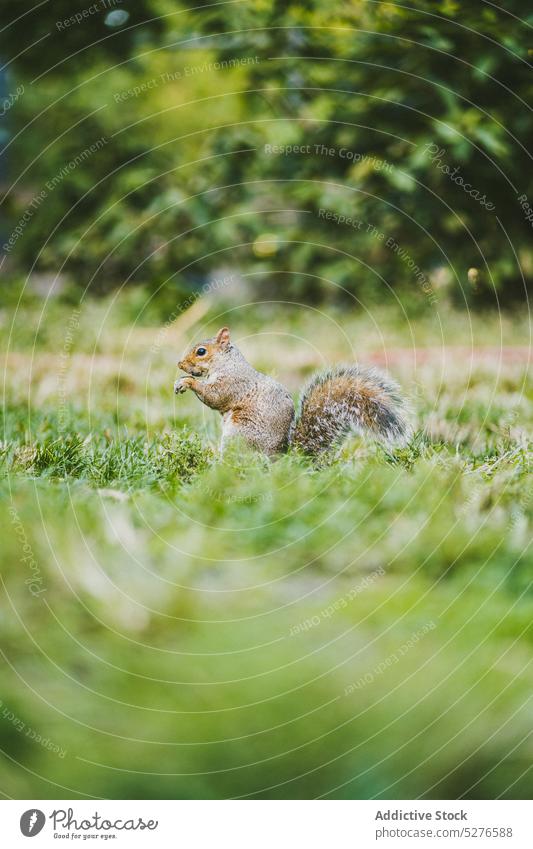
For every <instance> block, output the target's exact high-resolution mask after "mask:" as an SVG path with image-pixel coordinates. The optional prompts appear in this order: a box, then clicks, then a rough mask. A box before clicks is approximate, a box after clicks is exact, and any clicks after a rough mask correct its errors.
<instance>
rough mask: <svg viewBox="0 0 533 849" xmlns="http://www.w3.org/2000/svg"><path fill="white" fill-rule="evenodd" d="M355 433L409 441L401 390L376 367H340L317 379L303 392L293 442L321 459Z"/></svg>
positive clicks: (397, 440) (409, 430)
mask: <svg viewBox="0 0 533 849" xmlns="http://www.w3.org/2000/svg"><path fill="white" fill-rule="evenodd" d="M351 432H359V433H365V432H366V433H368V434H371V435H373V436H376V437H378V438H379V439H382V440H385V441H387V442H392V443H395V444H402V443H404V442H405V441H407V439H408V438H409V436H410V433H411V429H410V425H409V422H408V418H407V412H406V407H405V403H404V401H403V399H402V396H401V394H400V390H399V387H398V385H397V384H396V383H395V382H394V381H393V380H391V378H389V377H387V376H385V375H384V374H382V373H381V372H380V371H378V370H377V369H375V368H363V367H361V366H357V365H349V366H337V367H336V368H331V369H328V370H327V371H324V372H321V373H320V374H317V375H315V376H314V377H313V378H312V379H311V381H310V382H309V383H308V384H307V386H306V387H305V389H304V390H303V392H302V397H301V400H300V407H299V411H298V414H297V418H296V423H295V426H294V430H293V434H292V440H291V442H292V444H293V445H296V446H297V447H299V448H301V449H302V450H303V451H305V452H306V453H307V454H320V453H322V452H323V451H327V450H328V449H329V448H331V447H332V446H333V445H335V444H336V443H338V442H340V441H341V440H342V439H343V438H344V437H345V436H347V435H348V434H349V433H351Z"/></svg>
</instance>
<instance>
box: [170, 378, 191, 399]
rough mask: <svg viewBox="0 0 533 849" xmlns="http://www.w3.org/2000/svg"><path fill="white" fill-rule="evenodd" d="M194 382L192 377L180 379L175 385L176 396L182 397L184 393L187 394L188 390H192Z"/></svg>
mask: <svg viewBox="0 0 533 849" xmlns="http://www.w3.org/2000/svg"><path fill="white" fill-rule="evenodd" d="M193 382H194V381H193V379H192V377H180V378H179V379H178V380H176V382H175V383H174V392H175V394H176V395H181V394H182V393H183V392H186V391H187V389H191V387H192V384H193Z"/></svg>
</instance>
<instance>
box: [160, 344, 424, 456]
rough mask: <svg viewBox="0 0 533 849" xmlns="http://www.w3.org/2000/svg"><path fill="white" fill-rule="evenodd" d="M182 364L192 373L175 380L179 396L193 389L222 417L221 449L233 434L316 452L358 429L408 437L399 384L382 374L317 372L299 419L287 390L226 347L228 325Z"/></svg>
mask: <svg viewBox="0 0 533 849" xmlns="http://www.w3.org/2000/svg"><path fill="white" fill-rule="evenodd" d="M199 345H200V346H202V345H204V346H207V347H208V355H206V356H205V359H204V358H202V359H200V358H199V357H198V356H197V351H198V346H199ZM201 353H202V352H201ZM179 366H180V367H181V368H182V369H183V370H184V371H187V372H188V374H189V375H192V376H189V377H184V378H181V379H180V380H177V381H176V383H175V384H174V390H175V392H176V393H180V392H184V391H185V390H186V389H192V391H193V392H194V393H195V394H196V396H197V398H199V399H200V401H202V402H203V403H204V404H206V405H207V406H208V407H211V408H212V409H214V410H218V411H219V412H220V413H221V415H222V420H223V423H222V448H223V447H224V446H225V444H226V443H227V441H228V439H230V438H231V437H233V436H241V437H243V438H244V439H245V441H246V442H247V443H248V444H249V445H251V446H252V447H253V448H256V449H257V450H259V451H262V452H264V453H265V454H277V453H279V452H281V451H285V450H286V449H287V448H288V447H289V445H290V444H294V445H296V446H297V447H298V448H300V449H301V450H303V451H305V452H306V453H309V454H312V455H318V454H320V453H322V452H324V451H327V450H328V449H329V448H331V447H332V446H334V445H335V444H337V443H338V442H339V441H340V440H342V439H343V438H344V437H345V436H346V435H347V434H348V433H350V432H353V431H355V432H360V433H363V432H365V433H370V434H372V435H374V436H376V437H378V438H380V439H384V440H387V441H390V442H395V443H403V442H405V441H406V440H407V439H408V437H409V435H410V432H411V431H410V426H409V423H408V420H407V415H406V408H405V404H404V402H403V400H402V397H401V395H400V390H399V387H398V385H397V384H396V383H395V382H394V381H393V380H391V379H390V378H389V377H387V376H385V375H384V374H382V373H381V372H379V371H378V370H377V369H373V368H361V367H360V366H356V365H349V366H338V367H336V368H333V369H328V370H327V371H325V372H322V373H320V374H317V375H315V376H314V377H313V378H312V379H311V381H310V382H309V383H308V384H307V386H306V388H305V389H304V391H303V393H302V396H301V400H300V404H299V410H298V414H297V415H295V410H294V404H293V401H292V398H291V396H290V395H289V393H288V391H287V390H286V389H285V387H284V386H282V384H281V383H278V382H277V381H276V380H274V379H273V378H271V377H269V376H268V375H266V374H263V373H262V372H259V371H256V369H254V368H253V367H252V366H251V365H250V364H249V363H248V362H247V361H246V359H245V358H244V356H243V355H242V354H241V352H240V351H239V349H238V348H237V347H236V346H235V345H233V344H231V343H230V342H229V331H227V328H223V329H222V330H221V331H219V333H218V334H217V336H216V337H214V338H213V339H208V340H206V341H205V342H203V343H197V344H196V345H194V346H193V347H192V348H191V349H190V351H189V352H188V353H187V354H186V355H184V358H183V360H181V361H180V363H179ZM198 376H201V377H204V378H205V379H204V380H202V381H200V380H197V379H196V378H197V377H198Z"/></svg>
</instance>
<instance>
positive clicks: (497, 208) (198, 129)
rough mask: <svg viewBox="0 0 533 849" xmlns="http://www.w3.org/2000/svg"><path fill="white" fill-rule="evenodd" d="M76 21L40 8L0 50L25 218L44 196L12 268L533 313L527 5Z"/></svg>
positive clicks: (129, 6)
mask: <svg viewBox="0 0 533 849" xmlns="http://www.w3.org/2000/svg"><path fill="white" fill-rule="evenodd" d="M8 5H10V6H12V9H11V12H12V14H13V16H16V15H15V12H16V9H17V4H15V3H14V2H11V3H10V4H8ZM82 7H83V3H82V2H81V0H78V2H77V3H73V4H71V3H68V4H67V3H57V4H46V5H44V6H42V7H41V8H40V9H39V14H29V13H28V14H26V15H24V16H23V17H21V19H20V20H19V21H18V23H16V24H15V25H14V27H13V28H12V29H10V28H9V27H8V28H6V29H5V30H4V31H3V34H2V40H0V53H1V54H3V55H4V56H5V57H8V58H10V59H11V58H12V59H13V61H12V64H11V65H10V74H11V77H10V85H8V89H9V88H10V87H11V88H13V87H14V86H15V85H16V84H17V83H19V82H22V83H23V84H24V85H25V92H24V95H23V96H22V97H21V98H20V99H19V100H18V101H17V103H16V104H15V105H14V106H13V108H11V109H10V110H9V112H8V113H7V114H6V115H5V116H4V117H3V119H2V120H3V122H4V125H6V124H9V126H10V129H11V132H12V133H13V134H16V143H15V138H13V141H12V143H11V145H10V147H9V148H8V150H7V152H6V156H7V157H8V159H7V162H8V166H9V176H10V180H11V181H12V180H13V179H15V180H16V185H14V186H13V187H12V188H10V191H9V195H8V198H7V201H6V208H7V209H8V212H9V215H10V220H11V222H17V221H18V219H19V217H20V216H21V215H23V214H24V211H25V210H26V209H27V208H28V204H29V203H30V202H31V200H32V198H33V197H34V196H35V195H36V194H38V192H39V191H41V190H43V189H44V190H45V191H47V195H46V197H45V201H44V203H43V204H42V205H41V206H40V208H39V209H38V210H37V211H36V212H35V214H34V215H33V217H32V219H31V221H30V222H29V223H28V224H27V225H26V227H25V228H24V232H23V234H22V236H21V237H20V238H19V239H18V240H17V243H16V245H15V247H14V249H13V251H12V252H11V253H10V256H9V259H10V261H11V262H12V266H11V267H12V268H13V269H15V270H16V269H17V268H18V269H22V270H27V269H28V268H30V267H34V263H35V267H36V268H37V269H48V270H51V271H52V272H53V273H56V272H57V271H58V270H59V269H61V270H62V272H63V273H65V274H67V275H68V276H69V277H70V279H71V280H73V281H74V282H75V283H76V284H77V285H79V286H81V287H83V288H84V287H85V286H87V285H89V286H90V287H91V288H93V289H94V290H96V291H98V290H100V291H101V290H105V289H109V288H114V287H115V286H116V285H118V284H121V283H123V282H126V283H129V282H131V281H142V282H144V283H147V284H148V285H149V286H150V288H151V290H152V291H157V292H165V291H166V290H169V289H170V290H171V291H172V292H173V293H174V292H175V291H176V289H180V290H182V291H186V290H188V289H191V288H195V287H197V286H198V285H199V283H200V281H202V280H204V279H205V277H206V275H209V274H210V273H213V272H215V271H216V270H217V269H218V268H219V267H220V266H227V265H232V266H234V267H238V268H239V270H243V271H247V270H251V271H255V272H260V274H261V277H260V278H256V280H260V282H257V287H258V289H260V291H261V292H264V293H266V294H267V295H268V294H270V293H272V292H275V293H277V294H279V292H280V291H282V292H283V294H284V296H289V297H297V298H300V299H305V300H318V299H323V298H324V297H328V298H330V299H331V298H333V299H336V300H339V299H340V300H341V301H342V299H343V297H345V295H343V289H345V290H347V291H348V292H349V293H351V294H355V295H357V296H359V297H365V298H366V297H370V298H372V297H373V298H375V299H378V300H380V301H383V300H384V299H390V298H392V297H393V294H392V293H393V292H400V293H409V294H410V295H411V296H412V299H413V300H418V301H420V302H422V303H425V302H426V301H427V295H428V294H430V293H431V292H433V291H436V290H438V289H440V288H441V289H442V288H444V289H446V291H447V292H449V293H450V294H451V296H452V297H453V298H455V300H456V301H457V302H458V303H464V301H465V300H466V301H467V303H469V304H475V303H482V304H487V303H492V304H495V303H496V301H497V300H498V301H499V302H500V303H513V302H515V301H516V300H517V299H520V298H523V296H524V278H525V284H526V285H527V282H528V280H530V279H531V276H532V272H533V254H532V251H531V225H530V223H529V222H528V221H527V220H526V216H525V213H524V211H523V209H522V208H521V207H520V203H519V201H518V197H519V196H521V195H523V194H525V195H527V197H528V198H529V199H530V201H531V199H532V198H533V183H532V176H531V175H532V169H531V165H530V155H529V153H528V151H527V146H528V141H529V139H530V138H531V135H532V133H533V118H532V112H531V108H530V106H529V105H528V101H530V99H531V93H532V85H533V84H532V81H531V68H530V64H529V63H528V44H529V42H528V37H527V33H528V30H527V22H528V21H531V19H532V17H531V13H527V10H525V9H524V7H523V4H521V3H519V2H518V0H513V2H511V3H508V4H506V7H505V9H503V8H497V7H495V6H494V5H489V4H483V5H481V6H480V4H479V3H478V2H473V0H468V2H463V3H456V2H453V0H424V2H421V3H418V4H416V8H412V7H408V6H405V5H404V6H396V5H393V4H389V3H366V2H359V0H351V2H350V3H341V2H335V3H332V4H328V5H327V6H324V4H322V3H319V2H318V0H308V2H306V3H303V4H302V3H296V2H284V3H278V2H263V0H261V2H260V1H259V0H252V2H246V3H236V4H222V5H211V4H206V5H205V8H200V9H196V10H194V11H187V7H186V4H183V5H179V4H176V3H174V2H170V0H157V2H156V1H155V0H153V2H149V0H144V2H143V3H136V4H133V3H129V2H126V0H125V2H123V3H122V4H120V9H121V10H124V11H128V12H129V14H130V19H129V20H128V21H127V22H126V23H124V25H123V26H119V27H113V28H111V27H109V26H106V25H105V16H106V14H107V12H103V13H101V14H100V13H98V14H94V15H91V16H90V17H89V18H88V19H87V20H84V21H83V22H82V23H80V24H76V25H72V26H69V27H67V28H66V29H63V30H62V31H61V32H60V33H58V30H57V20H61V19H62V18H63V17H68V16H69V13H70V15H72V14H75V13H76V11H78V9H79V8H82ZM116 8H117V9H118V8H119V7H118V6H117V7H116ZM524 15H525V18H524V20H521V18H523V17H524ZM45 32H49V33H50V34H51V35H50V36H49V37H47V38H44V39H43V41H42V42H40V43H39V46H38V47H36V48H31V49H29V50H28V51H27V52H24V48H25V47H27V46H29V45H30V44H31V43H32V42H34V41H36V40H37V39H38V38H40V37H42V36H43V34H44V33H45ZM59 35H60V36H61V37H58V36H59ZM18 54H20V55H18ZM17 56H18V58H17ZM35 57H37V60H38V61H37V60H36V59H35ZM69 57H72V58H69ZM217 63H218V64H217ZM36 77H38V79H36ZM136 87H137V88H136ZM101 138H104V139H105V144H103V146H102V147H101V148H100V149H98V151H97V152H96V153H94V154H92V155H90V156H88V157H87V158H86V159H85V160H84V161H83V162H82V163H81V164H79V165H78V166H77V167H74V168H72V169H70V170H69V173H68V174H67V175H66V176H64V177H61V178H60V179H59V181H58V182H57V184H55V185H54V188H53V189H52V190H47V189H46V186H47V183H48V182H49V181H50V180H52V179H53V178H54V177H56V176H57V175H61V171H62V169H63V168H65V166H68V164H69V163H71V162H72V161H73V160H75V158H76V157H77V156H79V155H80V154H81V153H82V152H83V151H84V150H86V149H87V147H88V146H90V145H91V144H94V143H95V142H97V140H98V139H101ZM266 146H271V147H270V148H269V147H266ZM272 146H273V147H274V149H275V148H277V149H279V148H280V146H285V149H286V148H287V146H292V149H293V151H292V152H290V153H279V152H278V153H273V152H268V151H269V150H270V151H272V149H273V148H272ZM294 146H297V147H298V149H299V150H300V152H295V151H294ZM302 151H303V152H302ZM459 179H462V180H463V181H464V183H465V184H468V186H469V187H470V188H469V189H468V192H471V193H473V194H475V196H474V197H472V195H471V194H469V193H468V192H467V191H466V190H465V186H463V185H460V184H459ZM10 180H7V181H6V187H7V186H10ZM483 199H484V200H483ZM487 207H488V208H487ZM328 212H329V213H331V215H330V216H329V218H328V216H327V213H328ZM335 216H337V218H335ZM338 216H344V217H345V218H349V219H352V221H351V223H350V224H342V223H341V224H339V223H336V222H337V221H338ZM354 222H355V223H354ZM9 230H10V225H8V224H6V223H4V231H5V235H7V236H9ZM416 269H418V270H419V271H418V272H417V271H416ZM469 269H470V274H468V273H467V272H468V270H469ZM265 272H266V275H265V274H264V273H265ZM263 275H264V276H263ZM339 287H340V288H339Z"/></svg>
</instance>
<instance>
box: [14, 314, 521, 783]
mask: <svg viewBox="0 0 533 849" xmlns="http://www.w3.org/2000/svg"><path fill="white" fill-rule="evenodd" d="M27 309H28V316H29V318H30V319H31V321H30V323H33V326H35V318H36V316H35V313H32V312H31V310H30V308H29V307H28V308H27ZM69 309H70V308H68V307H64V308H63V312H62V311H61V309H60V308H59V306H57V305H56V306H54V310H55V315H54V317H53V320H52V319H51V322H52V325H51V326H48V327H47V332H46V338H45V339H44V338H43V340H42V342H41V343H40V344H39V346H38V348H37V349H36V350H35V352H33V351H32V348H31V346H30V345H29V336H28V338H26V336H23V339H22V342H21V344H20V346H19V347H18V348H16V349H14V350H13V348H12V343H11V346H10V350H9V351H8V354H7V359H6V363H7V380H6V388H5V398H4V405H5V406H4V412H5V416H4V432H3V434H2V445H1V453H0V460H1V470H2V480H1V485H0V500H1V503H2V510H1V513H0V515H1V520H2V528H1V531H2V533H1V536H0V557H1V560H2V564H3V565H2V582H3V604H2V614H1V618H0V646H1V649H2V656H3V660H4V663H3V688H2V693H1V695H0V698H1V701H2V704H1V705H0V747H1V749H2V750H3V752H4V755H5V757H3V758H2V760H1V761H0V789H1V790H2V792H3V793H4V794H6V795H8V796H12V797H16V798H47V797H48V798H57V797H59V798H61V797H62V796H63V797H65V796H66V797H80V798H83V797H85V796H97V797H112V798H129V797H132V798H151V797H153V798H159V797H162V798H176V797H178V798H181V797H184V798H198V797H201V798H203V797H208V798H220V797H224V798H225V797H234V796H253V797H256V798H271V797H273V798H285V797H289V798H309V797H316V796H322V795H324V796H326V797H328V798H331V797H334V798H354V797H384V798H410V797H418V796H425V797H428V798H431V797H433V798H443V797H444V798H457V797H461V796H466V797H473V798H487V797H488V798H492V797H495V796H499V795H502V796H504V797H508V798H520V797H524V798H527V797H528V796H529V793H530V791H529V787H530V775H531V773H530V771H529V770H530V768H531V760H532V759H531V743H530V742H529V740H530V738H529V736H528V735H529V734H530V731H531V722H530V716H531V711H530V708H531V701H530V700H531V692H532V683H533V673H532V670H531V657H532V649H533V646H532V642H533V628H532V626H531V622H532V613H533V596H532V593H531V580H532V578H533V561H532V557H531V550H530V539H531V512H532V511H531V488H530V483H529V472H530V461H531V443H530V440H529V438H528V436H527V434H528V432H530V429H531V424H532V421H533V411H532V405H531V397H532V393H531V385H530V382H529V380H528V375H527V362H515V361H509V362H505V363H504V364H503V365H502V364H501V363H499V362H498V360H497V358H496V359H490V358H489V359H488V360H487V359H481V360H478V359H476V360H475V362H474V363H473V365H472V367H471V368H470V367H469V368H467V367H465V360H464V357H463V356H462V355H460V356H457V357H455V358H454V357H453V356H451V357H448V360H447V363H446V369H445V372H444V373H443V370H442V363H441V359H440V357H439V353H438V350H436V353H435V356H434V357H433V355H432V356H430V357H429V358H428V359H427V360H426V361H424V362H421V364H420V365H419V366H416V368H415V367H414V366H413V364H412V362H411V361H409V362H406V361H405V359H401V358H400V359H396V360H394V357H393V358H392V360H391V371H393V373H394V374H395V376H397V377H398V378H399V379H400V380H401V382H402V384H403V385H404V387H405V388H406V391H407V393H408V394H409V395H410V396H411V397H412V399H413V401H414V405H415V407H416V417H417V424H418V431H417V435H416V437H415V438H414V439H413V441H412V443H411V444H410V445H409V446H408V447H407V448H405V449H402V450H398V451H394V452H387V451H385V450H384V449H383V448H381V447H379V446H377V445H374V444H372V443H365V442H363V441H360V440H355V439H354V440H351V441H350V442H349V443H347V444H346V445H345V446H343V447H342V449H340V450H339V451H338V452H337V453H336V454H335V456H334V457H332V458H330V460H329V461H328V462H327V463H324V464H321V465H320V466H317V465H315V464H313V463H310V462H309V461H307V460H305V459H304V458H301V457H299V456H297V455H296V454H288V455H286V456H284V457H281V458H280V459H278V460H276V461H273V462H271V461H267V460H265V459H264V458H262V457H258V456H257V455H254V454H252V453H250V452H247V451H246V450H244V449H243V448H242V446H235V448H234V449H233V450H232V451H230V452H229V453H228V454H227V455H226V456H225V457H224V458H223V459H221V458H220V457H219V456H218V455H217V451H216V439H217V428H218V422H217V418H216V416H215V414H213V413H211V412H210V411H207V410H206V409H205V408H202V407H201V405H200V404H199V403H198V402H197V401H196V399H194V398H193V397H192V395H187V396H184V397H180V398H175V397H174V396H173V395H172V382H173V379H174V377H175V374H174V361H175V352H176V350H179V348H180V347H181V346H182V345H183V344H184V341H185V339H186V338H188V337H189V336H190V335H191V334H192V335H194V333H195V331H194V330H187V333H185V332H183V333H182V334H181V336H180V335H179V332H177V331H176V332H175V331H174V330H173V331H172V333H173V334H174V335H172V334H171V335H170V336H169V339H168V340H166V341H165V344H164V345H163V346H162V348H161V350H158V351H157V352H156V353H154V354H153V355H150V353H149V349H150V345H151V344H152V342H153V339H154V338H156V336H157V332H158V328H157V326H155V325H154V326H153V327H148V326H144V327H141V326H139V327H137V326H135V327H133V328H132V327H131V326H130V325H129V324H128V323H127V322H125V321H123V322H121V321H119V320H117V319H116V317H115V314H113V322H112V326H111V325H110V327H109V328H108V327H106V321H105V320H104V318H103V312H102V310H103V309H104V307H103V305H102V302H100V304H98V303H96V302H95V303H91V304H89V305H88V306H87V312H88V314H89V315H90V316H91V319H90V320H86V319H85V317H84V316H85V314H84V316H82V321H81V325H80V330H79V335H77V336H76V338H75V340H74V342H73V345H72V349H71V350H70V351H69V360H68V368H67V369H64V368H63V367H62V364H61V360H60V358H59V355H58V352H59V351H61V348H62V337H63V335H64V332H65V326H66V325H67V322H68V319H69ZM125 314H126V313H125ZM95 316H98V322H99V324H98V322H96V321H95ZM378 318H379V316H378ZM273 321H274V320H273ZM446 321H447V325H446V327H447V328H449V332H448V335H447V339H446V342H447V344H449V345H450V346H451V347H453V346H461V345H467V346H468V344H469V339H470V336H469V334H470V332H472V333H473V336H474V337H476V336H479V337H481V334H482V328H483V327H485V330H486V329H487V326H489V325H491V322H492V323H493V326H494V328H496V326H497V324H498V320H497V319H495V318H491V317H484V318H480V319H479V320H478V319H476V318H474V327H473V328H468V330H467V329H465V328H466V325H465V322H464V316H461V315H457V316H454V315H452V314H450V315H448V316H447V318H446ZM314 322H315V317H314V316H312V315H311V316H307V317H305V318H301V319H298V318H295V317H293V316H289V318H287V317H286V314H285V313H281V312H280V313H279V315H278V316H277V319H276V320H275V326H276V327H279V331H280V333H282V334H283V332H285V331H286V332H285V336H283V335H282V336H281V337H280V339H278V340H277V343H276V345H275V346H272V351H273V352H274V353H273V356H270V349H269V348H268V345H267V342H268V340H266V339H265V337H262V336H260V335H259V336H256V337H252V338H251V339H249V340H248V341H247V342H245V343H244V347H246V350H247V353H248V354H249V356H250V357H251V358H252V359H253V361H254V363H256V364H257V365H260V366H262V367H264V368H268V367H269V366H268V360H269V359H270V360H271V361H272V362H271V370H272V371H273V372H275V373H276V374H277V375H278V376H280V377H281V376H283V378H285V379H286V380H287V382H288V383H289V385H290V386H291V389H294V390H295V389H296V387H297V386H298V384H299V383H300V382H301V381H302V379H303V378H304V376H305V375H306V374H307V373H308V372H309V371H311V370H312V369H313V368H315V367H316V366H319V365H320V361H316V362H315V360H314V359H313V357H314V355H313V354H312V352H309V351H306V350H304V349H303V347H302V345H303V343H301V344H299V345H296V344H295V339H302V340H305V339H313V340H315V342H316V344H317V347H319V350H320V354H321V355H323V356H324V358H326V359H327V360H328V361H331V362H333V361H338V360H340V359H341V358H345V357H346V354H345V352H344V351H343V350H342V344H341V343H340V342H339V340H338V337H336V336H334V335H333V334H331V333H330V332H329V331H327V328H326V331H327V332H326V331H325V332H324V333H323V334H322V335H321V332H320V327H319V326H318V325H315V323H314ZM269 323H271V322H270V318H269ZM500 324H503V326H504V328H505V334H507V335H509V336H510V337H512V344H515V345H521V344H527V337H526V327H525V324H524V323H522V324H520V321H518V322H517V324H515V325H514V329H513V324H512V321H511V319H510V318H509V317H502V318H501V320H500ZM253 325H254V321H252V320H250V322H249V326H250V327H252V326H253ZM343 326H344V327H345V328H346V329H347V332H349V334H350V335H351V336H353V338H357V339H358V351H360V353H361V359H362V360H363V359H364V358H365V355H366V356H368V357H370V356H371V353H370V352H371V350H372V349H373V347H374V342H373V339H372V330H371V328H370V329H369V331H368V333H369V337H370V338H366V337H365V335H364V326H365V325H364V321H363V319H362V318H361V317H360V316H351V315H346V316H344V317H343ZM518 326H519V327H520V328H521V329H520V330H519V331H517V330H516V327H518ZM380 327H381V328H382V329H384V334H385V337H386V340H387V341H388V340H389V339H390V340H391V342H390V346H391V350H392V349H393V348H394V347H403V346H409V344H410V341H409V334H408V333H407V331H402V329H401V327H399V326H397V325H395V324H394V320H393V318H392V317H391V315H390V314H389V313H386V312H383V313H382V315H381V319H380ZM96 328H98V330H101V331H102V332H101V334H100V339H99V341H98V347H97V349H96V348H95V336H96ZM4 329H5V328H4ZM256 329H258V328H256ZM410 329H412V330H413V331H414V334H415V337H416V338H418V339H420V340H421V341H420V344H421V347H422V346H426V347H429V344H430V341H431V335H430V328H429V320H426V319H422V318H421V319H420V321H419V322H418V323H415V324H414V325H412V326H411V328H410ZM6 332H7V331H6ZM198 332H200V333H203V330H201V331H200V330H199V331H198ZM246 332H251V331H250V330H249V327H248V325H247V326H246V327H245V326H244V324H243V325H242V326H239V325H237V333H238V334H239V333H241V334H242V335H243V336H244V335H245V334H246ZM54 338H55V339H56V340H59V342H58V343H57V345H56V348H55V349H54V346H53V344H52V343H51V340H53V339H54ZM363 340H364V341H363ZM507 344H511V341H510V340H507ZM58 393H59V396H60V397H59V396H58ZM24 558H25V559H24ZM32 582H33V583H32ZM33 732H35V733H33ZM36 734H39V735H41V737H42V738H43V739H44V740H45V741H50V742H49V743H48V742H45V743H43V742H40V743H39V742H38V741H36V739H35V735H36ZM54 747H55V748H54Z"/></svg>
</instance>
